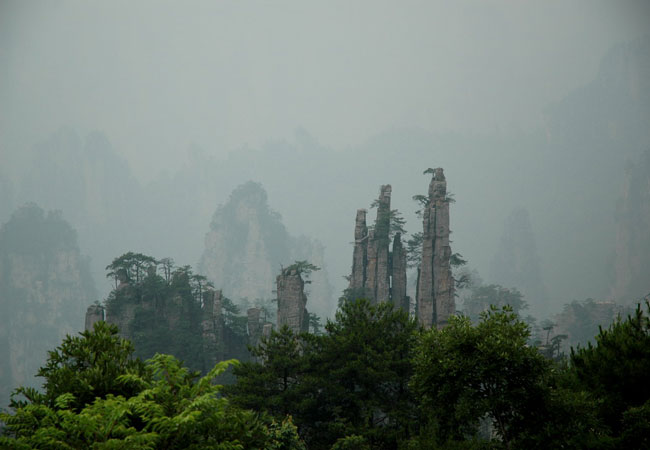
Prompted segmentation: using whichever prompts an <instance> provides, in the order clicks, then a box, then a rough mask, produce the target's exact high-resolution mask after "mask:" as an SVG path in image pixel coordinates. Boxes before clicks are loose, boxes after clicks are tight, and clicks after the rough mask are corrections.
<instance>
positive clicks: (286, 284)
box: [276, 269, 309, 334]
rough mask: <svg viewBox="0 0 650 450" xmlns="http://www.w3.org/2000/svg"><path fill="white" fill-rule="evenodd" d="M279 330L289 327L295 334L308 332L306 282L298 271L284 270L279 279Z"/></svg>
mask: <svg viewBox="0 0 650 450" xmlns="http://www.w3.org/2000/svg"><path fill="white" fill-rule="evenodd" d="M276 282H277V293H278V328H281V327H282V326H283V325H287V326H288V327H289V329H290V330H291V331H293V332H294V333H296V334H297V333H300V332H302V331H308V329H309V316H308V313H307V309H306V307H305V306H306V304H307V296H305V290H304V289H305V282H304V281H303V280H302V277H301V276H300V274H299V273H298V271H296V270H290V271H288V270H286V269H285V270H283V271H282V273H281V274H280V275H278V277H277V279H276Z"/></svg>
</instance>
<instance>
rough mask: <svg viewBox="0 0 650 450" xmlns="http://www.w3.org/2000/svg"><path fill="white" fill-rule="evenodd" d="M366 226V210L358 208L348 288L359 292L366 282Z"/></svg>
mask: <svg viewBox="0 0 650 450" xmlns="http://www.w3.org/2000/svg"><path fill="white" fill-rule="evenodd" d="M367 253H368V227H367V226H366V210H365V209H358V210H357V217H356V220H355V224H354V250H353V253H352V274H351V275H350V289H352V290H353V291H354V292H355V293H359V292H360V291H361V289H363V288H364V286H365V284H366V264H367V257H368V254H367Z"/></svg>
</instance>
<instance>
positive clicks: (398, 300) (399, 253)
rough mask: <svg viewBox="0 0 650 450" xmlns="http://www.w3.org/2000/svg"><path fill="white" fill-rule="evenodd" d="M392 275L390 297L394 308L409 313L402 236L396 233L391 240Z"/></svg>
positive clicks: (409, 305)
mask: <svg viewBox="0 0 650 450" xmlns="http://www.w3.org/2000/svg"><path fill="white" fill-rule="evenodd" d="M390 269H391V270H390V272H391V274H392V283H391V292H390V297H391V300H392V301H393V303H394V304H395V306H397V307H400V308H402V309H403V310H405V311H409V309H410V307H411V302H410V299H409V298H408V297H407V296H406V251H405V249H404V247H402V236H401V234H400V233H396V234H395V237H394V238H393V255H392V258H391V268H390Z"/></svg>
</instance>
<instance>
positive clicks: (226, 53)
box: [0, 0, 650, 181]
mask: <svg viewBox="0 0 650 450" xmlns="http://www.w3.org/2000/svg"><path fill="white" fill-rule="evenodd" d="M649 24H650V7H649V5H648V2H644V1H628V2H626V1H601V0H581V1H571V2H567V1H565V0H553V1H514V0H508V1H505V0H500V1H464V2H443V1H436V2H433V1H425V2H379V1H366V2H349V1H341V2H332V1H328V2H319V3H318V4H316V2H304V1H274V2H258V1H256V2H242V1H209V2H197V1H191V2H178V1H141V2H132V1H106V2H101V3H100V2H78V1H74V2H69V1H43V2H39V1H29V2H28V1H6V0H2V1H1V2H0V67H1V68H2V70H0V133H1V134H0V136H1V140H0V157H1V158H2V165H3V166H4V169H5V170H4V171H5V172H8V171H10V170H6V169H7V168H8V167H11V165H12V164H19V160H16V159H14V157H15V156H16V155H17V154H19V153H21V152H25V151H26V150H28V149H29V148H30V147H31V146H32V145H33V144H34V143H36V142H38V141H39V140H42V139H44V138H45V137H46V136H48V135H49V134H50V133H52V132H54V131H55V130H57V129H58V128H60V127H61V126H71V127H73V128H75V129H76V130H79V132H80V133H82V134H84V133H86V132H89V131H92V130H95V129H97V130H102V131H103V132H105V133H106V135H107V136H109V138H110V139H111V142H112V143H113V146H114V147H115V148H116V150H117V151H118V152H119V153H120V154H122V155H123V156H124V157H125V158H126V159H127V160H128V161H129V163H130V164H131V165H132V167H133V169H134V170H135V172H136V174H137V175H138V176H139V177H140V178H141V179H142V180H144V181H147V180H150V179H152V178H153V177H155V176H156V174H157V173H158V172H159V171H160V170H161V169H169V170H173V168H174V167H176V166H177V165H178V164H179V163H181V162H182V161H183V160H185V158H186V155H187V149H188V148H189V146H190V144H191V143H195V144H197V145H198V146H199V147H201V148H203V149H204V150H205V151H207V152H209V153H211V154H214V155H225V154H226V153H228V152H232V151H236V149H238V148H241V147H242V146H249V147H258V146H260V145H261V144H262V143H264V142H265V141H267V140H273V139H281V138H284V137H286V136H291V135H292V134H293V130H294V129H295V128H296V127H304V128H305V129H306V130H309V132H310V133H311V134H312V135H313V136H315V138H316V139H318V140H319V141H320V142H321V143H322V144H323V145H324V146H326V147H329V148H332V149H333V150H338V151H345V150H346V149H347V148H350V147H351V146H355V145H358V144H359V143H361V142H363V141H364V140H366V139H368V138H369V137H371V136H373V135H375V134H377V133H381V132H382V131H384V130H390V129H393V128H399V127H405V126H408V127H418V128H422V129H424V130H426V131H432V132H437V131H457V132H479V133H483V132H489V133H492V132H497V133H499V132H504V131H507V132H512V131H513V130H518V129H522V130H530V129H535V128H541V127H542V121H541V114H542V111H543V109H544V108H545V107H546V106H547V105H548V104H551V103H553V102H555V101H558V100H559V99H561V98H563V97H564V96H565V95H566V94H567V93H569V92H570V91H571V90H573V89H575V88H577V87H579V86H581V85H584V84H586V83H588V82H589V81H590V80H591V79H593V77H594V76H595V74H596V73H597V70H598V63H599V61H600V59H601V58H602V56H603V55H604V54H605V53H606V51H607V50H608V49H609V48H611V47H612V46H613V45H615V44H617V43H619V42H623V41H629V40H631V39H634V38H636V37H639V36H641V35H643V34H644V33H647V32H648V29H649V27H648V25H649ZM242 181H243V180H242Z"/></svg>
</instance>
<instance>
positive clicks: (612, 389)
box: [571, 303, 650, 436]
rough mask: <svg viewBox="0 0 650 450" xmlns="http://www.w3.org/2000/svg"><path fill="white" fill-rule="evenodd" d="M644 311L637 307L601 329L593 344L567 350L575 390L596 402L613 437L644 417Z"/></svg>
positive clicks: (648, 385)
mask: <svg viewBox="0 0 650 450" xmlns="http://www.w3.org/2000/svg"><path fill="white" fill-rule="evenodd" d="M646 309H647V311H648V312H650V303H646ZM648 312H645V313H644V311H643V310H642V309H641V306H640V305H639V306H638V307H637V309H636V311H635V312H634V314H632V315H630V316H628V318H627V319H626V320H622V319H621V318H619V319H617V320H616V321H615V322H614V323H612V324H611V325H610V326H609V328H607V329H602V328H601V330H600V333H599V334H598V336H596V344H595V345H592V344H591V343H589V344H587V346H586V347H578V348H577V349H572V350H571V365H572V373H573V375H574V376H575V379H576V382H577V387H578V388H582V389H584V390H586V391H587V392H589V393H591V394H592V395H593V396H594V397H595V398H597V399H598V400H599V402H600V408H599V415H600V417H601V419H602V420H603V423H604V425H605V426H606V427H607V428H608V429H609V430H611V432H612V433H613V435H614V436H620V435H621V433H624V432H625V431H626V430H627V426H628V425H629V424H632V423H634V421H635V419H636V418H638V417H640V416H642V415H643V414H645V418H646V419H647V418H648V410H649V408H648V404H647V402H648V401H649V400H650V317H649V315H648ZM625 414H627V417H626V416H625ZM626 421H627V424H626ZM630 426H632V425H630ZM634 427H636V425H634ZM627 431H629V432H630V433H632V431H631V430H627Z"/></svg>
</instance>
